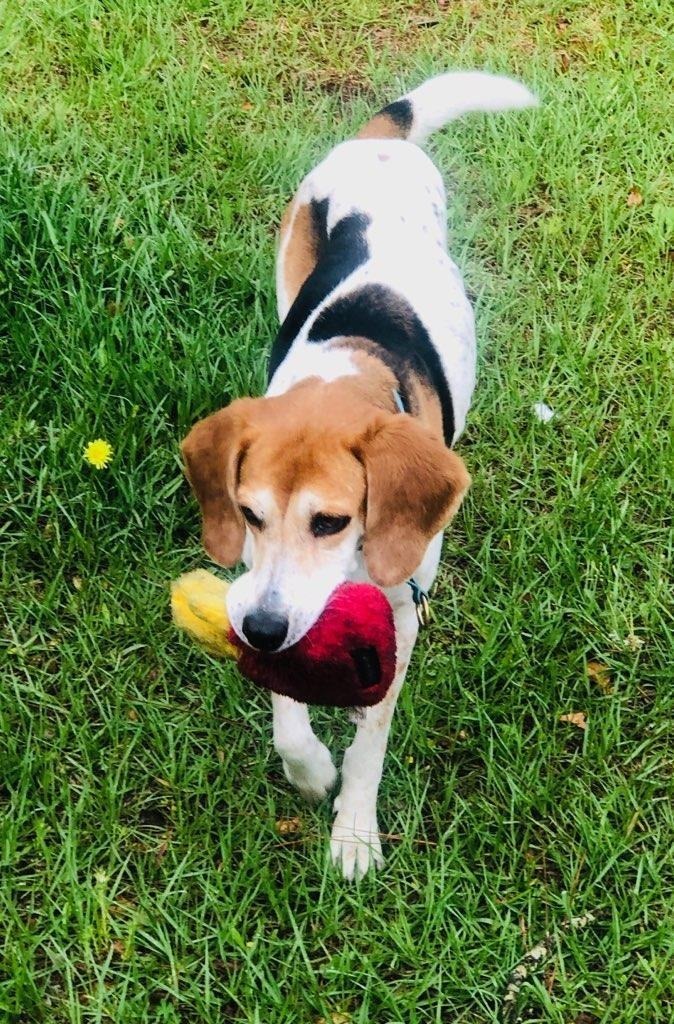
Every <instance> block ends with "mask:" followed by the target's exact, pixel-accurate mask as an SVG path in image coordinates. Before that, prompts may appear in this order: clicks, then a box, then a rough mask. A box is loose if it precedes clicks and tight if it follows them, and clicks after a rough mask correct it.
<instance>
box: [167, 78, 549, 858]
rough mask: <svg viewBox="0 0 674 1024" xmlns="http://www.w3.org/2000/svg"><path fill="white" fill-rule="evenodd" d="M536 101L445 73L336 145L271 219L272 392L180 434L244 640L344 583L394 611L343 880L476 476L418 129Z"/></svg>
mask: <svg viewBox="0 0 674 1024" xmlns="http://www.w3.org/2000/svg"><path fill="white" fill-rule="evenodd" d="M535 103H536V100H535V98H534V97H533V96H532V94H531V93H530V92H529V91H528V90H527V89H525V88H524V86H522V85H520V84H518V83H517V82H514V81H512V80H510V79H508V78H503V77H498V76H493V75H488V74H482V73H477V72H471V73H456V74H444V75H440V76H439V77H437V78H433V79H430V80H429V81H427V82H425V83H424V84H423V85H421V86H420V87H419V88H418V89H415V90H414V91H412V92H410V93H408V94H407V95H406V96H404V97H403V98H402V99H399V100H397V101H396V102H395V103H391V104H390V105H389V106H388V107H385V108H384V109H383V110H382V111H381V112H380V113H378V114H376V115H375V116H374V117H373V118H372V120H371V121H369V123H368V124H366V125H365V127H364V128H363V129H362V130H361V131H360V133H359V135H358V136H357V138H356V139H353V140H351V141H349V142H344V143H342V144H341V145H338V146H336V147H335V149H333V150H332V152H331V153H330V154H329V156H327V158H326V159H325V160H324V161H323V162H322V163H321V164H319V165H318V166H317V167H316V168H315V169H314V170H313V171H311V173H310V174H309V175H307V177H306V178H305V179H304V181H303V182H302V184H301V185H300V187H299V190H298V192H297V195H296V196H295V198H294V199H293V201H292V202H291V204H290V206H289V207H288V209H287V210H286V212H285V215H284V217H283V221H282V224H281V232H280V243H279V250H278V260H277V273H276V288H277V302H278V313H279V319H280V322H281V327H280V330H279V332H278V335H277V337H276V340H275V341H274V344H273V346H272V350H271V356H270V360H269V386H268V389H267V393H266V396H265V397H264V398H243V399H239V400H238V401H235V402H232V404H231V405H229V406H228V407H227V408H225V409H221V410H220V411H219V412H216V413H214V414H213V415H211V416H209V417H208V418H207V419H204V420H202V421H201V422H199V423H197V424H196V426H194V427H193V429H192V430H191V432H190V434H189V435H188V437H187V438H186V440H185V441H184V443H183V453H184V457H185V463H186V471H187V475H188V477H189V480H190V483H191V485H192V488H193V489H194V493H195V495H196V497H197V499H198V501H199V504H200V506H201V513H202V519H203V543H204V546H205V548H206V551H207V552H208V553H209V555H210V556H211V557H212V558H213V559H214V560H215V561H216V562H218V563H220V564H221V565H224V566H232V565H234V564H235V563H236V562H238V561H239V560H241V559H243V561H244V562H245V564H246V566H247V569H248V571H247V572H245V573H244V574H243V575H242V576H239V578H238V579H237V580H236V581H235V583H234V584H233V585H232V587H231V589H230V591H229V597H228V611H229V616H230V619H231V622H232V625H233V628H234V629H235V630H236V632H237V633H238V634H239V636H240V637H241V638H242V639H243V640H245V642H247V643H248V644H250V645H251V646H252V647H256V648H259V649H261V650H264V651H274V650H281V649H282V648H284V647H288V646H290V645H291V644H294V643H296V641H297V640H299V639H300V638H301V637H302V636H303V635H304V633H306V631H307V630H308V629H309V627H310V626H311V625H312V624H313V623H314V622H315V621H316V619H317V618H318V616H319V615H320V614H321V611H322V609H323V607H324V605H325V603H326V601H327V599H328V597H329V595H330V594H331V592H332V591H333V590H334V588H335V587H336V586H337V585H338V584H340V583H342V582H343V581H344V580H347V579H349V580H358V581H366V580H369V581H372V582H374V583H375V584H377V585H378V586H380V587H382V588H383V589H384V590H385V592H386V594H387V596H388V598H389V600H390V602H391V604H392V606H393V610H394V617H395V626H396V635H397V646H398V665H397V672H396V677H395V681H394V683H393V686H392V687H391V689H390V691H389V692H388V694H387V696H386V697H385V699H384V700H383V701H382V702H381V703H380V704H378V705H376V706H375V707H372V708H370V709H368V710H366V711H364V712H363V713H362V714H359V715H358V716H356V734H355V737H354V740H353V743H352V744H351V746H350V747H349V748H348V750H347V751H346V754H345V756H344V762H343V767H342V783H341V789H340V792H339V795H338V796H337V797H336V799H335V804H334V807H335V811H336V817H335V821H334V825H333V829H332V841H331V851H332V858H333V860H334V862H335V863H336V864H338V865H339V866H340V867H341V870H342V872H343V874H344V875H345V876H346V877H347V878H352V877H354V876H356V877H358V876H361V875H363V874H364V873H365V872H366V871H367V870H368V868H369V867H371V866H375V865H380V864H381V862H382V852H381V842H380V837H379V826H378V824H377V791H378V789H379V782H380V779H381V774H382V767H383V762H384V755H385V751H386V744H387V738H388V732H389V727H390V724H391V718H392V716H393V711H394V708H395V703H396V699H397V697H398V694H399V692H400V688H401V687H402V684H403V680H404V678H405V672H406V670H407V666H408V663H409V659H410V655H411V652H412V648H413V646H414V642H415V639H416V636H417V629H418V622H417V614H416V609H415V605H414V602H413V592H412V589H411V588H410V586H409V585H408V581H409V580H410V579H411V578H412V577H414V580H415V581H416V582H417V583H418V585H419V587H420V588H423V589H424V590H428V588H429V587H430V586H431V583H432V582H433V579H434V577H435V574H436V571H437V566H438V560H439V558H440V548H441V545H442V532H443V530H444V529H445V527H446V526H447V524H448V523H449V522H450V520H451V519H452V516H453V515H454V514H455V513H456V511H457V509H458V507H459V505H460V504H461V500H462V498H463V496H464V495H465V493H466V490H467V489H468V486H469V483H470V477H469V475H468V472H467V471H466V468H465V466H464V464H463V461H462V460H461V458H460V457H459V456H458V455H457V454H456V453H455V452H454V451H453V450H452V448H453V445H454V444H455V442H456V440H457V439H458V438H459V436H460V435H461V432H462V430H463V428H464V424H465V420H466V414H467V412H468V408H469V405H470V401H471V395H472V391H473V385H474V382H475V333H474V323H473V313H472V310H471V307H470V304H469V302H468V299H467V297H466V293H465V291H464V287H463V283H462V280H461V275H460V273H459V270H458V268H457V267H456V265H455V264H454V263H453V261H452V260H451V259H450V257H449V255H448V254H447V233H446V198H445V190H444V187H443V183H442V179H441V177H440V174H439V172H438V170H437V169H436V167H435V166H434V165H433V163H432V162H431V160H430V159H429V158H428V156H426V154H425V153H424V152H423V151H422V150H421V149H420V148H419V147H418V145H417V143H421V142H422V141H423V140H424V138H425V137H426V136H427V135H428V134H430V132H432V131H433V130H434V129H436V128H440V127H441V126H442V125H444V124H445V123H446V122H448V121H451V120H452V119H454V118H456V117H458V116H460V115H461V114H465V113H468V112H470V111H497V110H507V109H513V108H519V107H529V106H532V105H534V104H535ZM272 703H273V712H274V730H273V731H274V744H275V747H276V750H277V751H278V753H279V755H280V756H281V759H282V761H283V768H284V771H285V774H286V776H287V778H288V779H289V781H290V782H291V783H292V784H293V785H294V786H296V787H297V789H298V790H299V791H300V793H301V794H302V795H303V796H304V797H306V798H307V799H309V800H320V799H322V798H323V797H325V796H326V795H327V794H328V793H329V792H330V790H331V789H332V788H333V786H334V785H335V781H336V778H337V773H336V770H335V766H334V764H333V761H332V757H331V756H330V752H329V751H328V749H327V748H326V747H325V746H324V744H323V743H321V741H320V740H319V739H318V738H317V737H316V735H315V733H314V732H313V730H312V728H311V724H310V719H309V712H308V710H307V707H306V706H305V705H303V704H298V703H296V702H295V701H292V700H290V699H289V698H288V697H282V696H277V695H276V694H274V695H273V696H272Z"/></svg>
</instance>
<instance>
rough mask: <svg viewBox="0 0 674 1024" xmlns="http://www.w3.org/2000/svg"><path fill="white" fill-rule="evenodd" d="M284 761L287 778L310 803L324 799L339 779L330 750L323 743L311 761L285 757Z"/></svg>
mask: <svg viewBox="0 0 674 1024" xmlns="http://www.w3.org/2000/svg"><path fill="white" fill-rule="evenodd" d="M282 762H283V771H284V772H285V777H286V779H287V780H288V782H289V783H290V784H291V785H292V786H294V787H295V789H297V790H298V791H299V794H300V796H302V797H303V798H304V799H305V800H306V801H307V802H308V803H310V804H317V803H319V802H320V801H321V800H324V799H325V797H326V796H327V795H328V793H329V792H330V790H331V789H332V788H333V786H334V785H335V782H336V781H337V769H336V768H335V766H334V764H333V762H332V758H331V757H330V751H329V750H328V749H327V747H324V746H323V744H322V743H321V744H319V745H318V746H317V747H316V749H315V750H314V751H313V753H312V757H311V760H309V761H305V760H295V761H293V760H290V759H286V758H283V759H282Z"/></svg>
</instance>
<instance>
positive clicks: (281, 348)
mask: <svg viewBox="0 0 674 1024" xmlns="http://www.w3.org/2000/svg"><path fill="white" fill-rule="evenodd" d="M311 216H312V221H313V225H314V231H315V235H316V244H317V263H316V267H315V269H314V270H313V272H312V273H311V274H310V275H309V277H308V278H307V279H306V281H305V282H304V284H303V285H302V287H301V288H300V290H299V292H298V293H297V296H296V298H295V301H294V302H293V304H292V306H291V307H290V309H289V310H288V315H287V316H286V318H285V320H284V321H283V323H282V324H281V327H280V329H279V332H278V334H277V335H276V338H275V339H274V343H273V345H272V347H271V353H270V355H269V366H268V369H267V382H269V381H270V380H271V379H272V377H273V376H274V374H275V373H276V370H277V369H278V367H279V366H280V365H281V363H282V362H283V360H284V359H285V357H286V355H287V353H288V350H289V348H290V346H291V345H292V343H293V341H294V340H295V338H296V337H297V335H298V334H299V332H300V331H301V329H302V327H303V326H304V324H305V323H306V320H307V318H308V317H309V316H310V315H311V314H312V313H313V312H314V311H315V310H316V309H317V308H318V306H319V305H320V304H321V302H323V300H324V299H325V298H326V297H327V296H328V295H329V294H330V292H331V291H332V290H333V289H334V288H336V287H337V285H338V284H339V283H340V281H343V280H344V278H346V277H348V276H349V274H351V273H353V271H354V270H355V269H356V268H357V267H359V266H360V265H361V263H364V262H365V261H366V259H367V258H368V255H369V253H368V248H367V241H366V239H365V231H366V230H367V226H368V224H369V223H370V218H369V217H368V216H367V215H366V214H364V213H350V214H349V215H348V216H346V217H342V219H341V220H339V221H337V223H336V224H335V226H334V227H333V229H332V231H331V232H330V234H329V235H328V230H327V217H328V200H327V199H322V200H321V201H320V202H317V201H316V200H313V201H312V203H311Z"/></svg>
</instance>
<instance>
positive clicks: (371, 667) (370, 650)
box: [351, 646, 381, 690]
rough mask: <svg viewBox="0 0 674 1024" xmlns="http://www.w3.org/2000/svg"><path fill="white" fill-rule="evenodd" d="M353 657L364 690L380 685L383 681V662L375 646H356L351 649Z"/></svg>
mask: <svg viewBox="0 0 674 1024" xmlns="http://www.w3.org/2000/svg"><path fill="white" fill-rule="evenodd" d="M351 659H352V661H353V664H354V667H355V669H356V675H357V676H358V682H359V683H360V685H361V687H362V688H363V690H369V689H371V688H372V687H373V686H379V683H380V681H381V662H380V661H379V655H378V654H377V651H376V650H375V648H374V647H369V646H368V647H356V648H355V650H353V651H351Z"/></svg>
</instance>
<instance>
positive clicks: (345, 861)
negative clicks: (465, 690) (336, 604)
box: [330, 599, 419, 879]
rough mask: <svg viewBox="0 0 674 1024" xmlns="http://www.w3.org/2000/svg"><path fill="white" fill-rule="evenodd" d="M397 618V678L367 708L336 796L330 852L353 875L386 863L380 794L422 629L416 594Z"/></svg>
mask: <svg viewBox="0 0 674 1024" xmlns="http://www.w3.org/2000/svg"><path fill="white" fill-rule="evenodd" d="M394 618H395V627H396V642H397V646H398V657H397V666H396V674H395V679H394V680H393V683H392V685H391V688H390V689H389V691H388V693H387V694H386V696H385V697H384V699H383V700H382V701H380V703H379V704H376V705H375V706H374V707H372V708H367V709H366V710H365V711H364V712H363V713H362V717H361V718H360V719H359V721H358V725H357V728H356V735H355V736H354V739H353V743H352V744H351V746H350V747H349V748H348V750H347V751H346V753H345V755H344V763H343V766H342V788H341V792H340V793H339V796H338V797H337V798H336V799H335V811H336V812H337V816H336V818H335V821H334V824H333V827H332V839H331V844H330V848H331V855H332V861H333V863H334V864H336V865H338V866H339V867H341V870H342V874H343V875H344V877H345V878H348V879H352V878H361V877H362V876H363V875H364V874H365V873H366V872H367V871H368V869H369V868H370V867H381V865H382V864H383V862H384V858H383V854H382V851H381V840H380V838H379V825H378V823H377V793H378V791H379V782H380V780H381V776H382V770H383V767H384V757H385V755H386V744H387V742H388V734H389V729H390V727H391V719H392V718H393V712H394V711H395V706H396V701H397V699H398V694H399V693H400V690H401V689H402V685H403V683H404V681H405V674H406V672H407V666H408V665H409V661H410V657H411V655H412V649H413V647H414V642H415V640H416V637H417V632H418V629H419V626H418V623H417V617H416V612H415V609H414V605H413V603H412V601H411V599H408V600H407V601H406V602H405V604H404V605H403V606H401V607H399V608H396V609H394Z"/></svg>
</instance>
